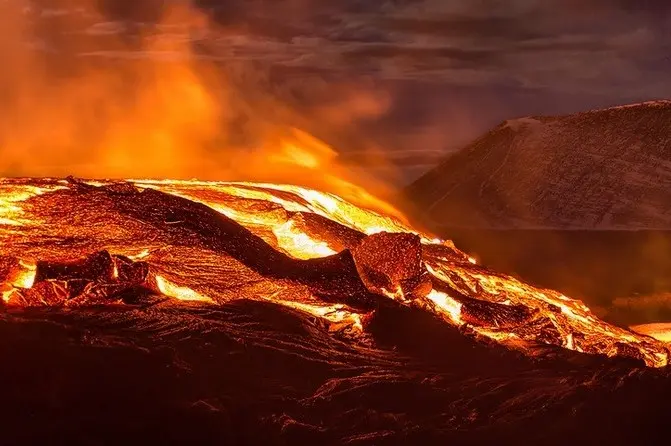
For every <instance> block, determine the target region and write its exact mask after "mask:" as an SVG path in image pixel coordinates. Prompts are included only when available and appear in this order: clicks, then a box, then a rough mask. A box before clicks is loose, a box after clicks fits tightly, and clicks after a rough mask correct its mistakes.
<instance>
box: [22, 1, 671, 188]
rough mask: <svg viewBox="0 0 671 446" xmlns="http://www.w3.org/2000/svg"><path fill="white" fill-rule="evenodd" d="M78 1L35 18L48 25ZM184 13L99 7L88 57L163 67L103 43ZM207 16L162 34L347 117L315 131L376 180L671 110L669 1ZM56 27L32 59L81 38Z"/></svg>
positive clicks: (347, 6)
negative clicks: (525, 137) (549, 122)
mask: <svg viewBox="0 0 671 446" xmlns="http://www.w3.org/2000/svg"><path fill="white" fill-rule="evenodd" d="M26 1H27V0H26ZM81 1H82V0H53V1H49V0H40V1H34V2H33V4H32V6H31V7H30V8H31V10H32V11H33V12H32V14H33V15H34V16H35V17H37V19H36V20H42V21H44V23H51V22H52V21H54V20H57V19H58V17H60V16H62V15H66V14H72V13H73V10H76V7H77V6H78V5H79V4H80V3H81ZM180 1H186V0H142V1H134V0H98V2H97V6H99V7H100V9H101V11H102V12H103V17H104V18H105V20H102V21H100V22H99V23H89V24H87V26H86V28H85V29H81V30H77V32H78V33H80V35H86V36H88V37H87V38H89V39H97V40H96V42H98V43H97V44H96V45H93V46H87V47H86V48H85V49H81V48H80V49H79V52H80V53H79V54H78V56H80V57H89V58H108V59H114V58H128V57H156V55H152V54H147V53H144V54H139V55H138V54H133V52H132V51H131V50H129V48H132V45H131V46H124V48H123V49H122V50H120V49H119V48H117V47H114V46H109V45H107V44H106V43H105V42H106V36H110V35H125V34H127V35H132V33H133V29H134V25H133V24H137V23H151V22H152V21H155V20H156V18H157V17H159V16H160V11H161V10H163V8H164V7H165V5H166V4H167V3H168V2H173V3H174V2H180ZM78 2H79V3H78ZM196 3H197V7H198V8H199V9H200V10H201V11H203V12H204V13H205V14H206V15H207V17H209V19H210V20H211V23H210V25H208V26H207V27H206V28H204V29H203V28H201V29H200V30H199V32H198V33H193V32H191V31H189V32H188V33H187V32H186V31H184V30H180V29H179V28H164V29H161V30H160V32H164V33H172V34H174V35H175V38H180V36H181V38H186V39H190V41H191V44H192V45H193V47H194V48H196V50H197V52H198V54H199V55H201V57H203V58H207V59H208V60H211V61H216V62H217V63H219V64H220V66H221V67H222V69H223V70H227V71H236V70H237V77H236V79H238V81H239V82H240V85H241V87H240V88H243V89H248V90H257V91H263V92H265V93H266V94H268V95H273V96H275V97H277V98H278V101H283V102H284V103H286V104H288V105H287V106H288V107H293V108H296V109H297V110H303V116H308V117H309V116H310V114H311V113H310V112H308V111H307V110H312V109H313V108H314V107H315V106H316V105H315V104H333V107H334V108H337V107H340V108H341V109H342V110H344V111H346V113H344V114H346V115H347V116H349V118H348V119H344V118H343V117H342V116H339V118H338V119H337V120H336V119H335V118H333V119H331V118H330V117H329V116H330V115H318V117H319V118H321V119H322V122H315V123H312V124H308V127H310V126H313V127H314V128H310V129H308V130H310V131H312V132H314V133H315V134H317V136H319V137H321V138H323V139H324V140H326V141H327V142H329V143H331V144H332V145H333V146H334V147H335V148H336V150H337V151H338V152H339V153H340V154H341V157H342V159H343V160H346V161H347V162H351V163H354V164H362V165H364V166H366V167H367V168H371V166H374V165H375V164H376V158H375V157H376V156H384V157H385V158H387V159H391V160H392V163H393V164H394V166H396V167H397V168H398V170H399V172H400V176H399V180H398V181H400V182H401V183H407V182H408V181H411V180H412V179H413V178H415V177H417V176H418V175H420V174H421V173H422V172H424V171H426V170H428V169H429V168H431V166H433V165H434V164H435V163H436V162H437V161H438V160H439V159H441V158H442V157H444V156H446V155H447V154H449V153H451V152H453V151H455V150H458V149H459V148H461V147H463V146H465V145H466V144H467V143H468V142H469V141H471V140H473V139H474V138H476V137H478V136H479V135H481V134H482V133H484V132H485V131H487V129H489V128H491V127H493V126H495V125H497V124H498V123H500V122H501V121H503V120H505V119H509V118H515V117H521V116H529V115H539V114H546V115H556V114H564V113H572V112H576V111H581V110H587V109H593V108H600V107H606V106H610V105H617V104H624V103H632V102H639V101H645V100H654V99H664V98H670V97H671V80H670V79H671V78H670V77H669V76H668V73H669V72H671V2H669V1H668V0H505V1H504V0H501V1H495V0H461V1H457V0H338V1H334V0H331V1H327V0H230V1H229V0H197V1H196ZM46 28H47V29H49V32H48V33H47V34H44V35H41V36H38V37H36V38H35V39H34V41H32V42H30V44H31V45H32V47H33V48H34V50H35V51H47V52H48V51H51V52H54V51H56V52H57V51H58V50H59V48H58V43H57V42H58V39H59V38H58V37H57V36H59V35H69V34H72V33H73V32H74V31H73V30H71V29H63V28H62V27H61V28H59V27H58V26H56V27H51V28H50V27H48V26H46ZM45 36H47V37H45ZM61 49H62V48H61ZM249 104H251V105H250V108H254V101H253V100H250V101H249ZM258 108H259V110H258V113H259V114H263V113H264V112H265V111H264V110H263V109H262V107H258ZM315 120H316V119H315ZM372 146H374V147H375V148H376V150H375V151H374V153H375V156H371V150H370V147H372ZM380 154H381V155H380Z"/></svg>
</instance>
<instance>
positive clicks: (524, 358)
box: [0, 179, 671, 444]
mask: <svg viewBox="0 0 671 446" xmlns="http://www.w3.org/2000/svg"><path fill="white" fill-rule="evenodd" d="M0 291H1V292H2V302H3V303H2V310H1V311H0V331H1V334H0V352H1V354H2V358H3V361H2V367H0V379H1V380H2V383H3V401H4V403H5V404H4V405H3V409H2V419H3V421H4V427H3V432H2V438H3V443H6V444H28V443H30V444H32V443H35V442H38V441H42V442H43V441H51V440H52V439H53V438H55V437H56V438H59V439H63V441H67V442H68V443H69V444H91V443H93V444H118V443H119V442H121V441H123V442H128V441H129V439H132V440H131V442H138V443H140V442H143V443H146V441H147V440H151V441H152V442H161V443H180V444H181V443H185V442H189V443H196V444H205V443H206V444H260V443H261V442H263V443H265V444H287V443H291V444H295V443H299V444H301V443H309V444H315V443H318V444H343V443H345V444H407V443H409V442H410V443H417V442H420V441H422V442H424V443H427V444H434V443H435V444H439V443H440V444H444V442H445V441H453V442H457V444H481V443H482V442H485V441H494V440H496V441H504V442H506V443H508V442H513V441H515V442H519V441H523V442H524V443H525V444H540V443H543V444H564V443H565V442H566V441H567V440H568V439H571V441H572V442H577V443H579V444H588V443H590V444H593V443H594V442H595V441H607V442H609V443H611V444H630V443H632V442H642V441H643V442H645V441H649V439H651V438H653V437H654V438H657V436H658V435H659V433H660V432H662V428H663V426H664V424H663V423H665V421H666V420H665V416H664V413H663V411H662V408H663V407H665V406H664V403H665V402H666V401H667V400H668V398H669V397H670V396H671V380H669V378H668V372H667V364H668V361H669V351H668V349H667V346H666V344H664V343H662V342H660V341H657V340H655V339H653V338H650V337H646V336H643V335H639V334H636V333H633V332H631V331H628V330H625V329H621V328H618V327H615V326H612V325H609V324H606V323H605V322H603V321H600V320H599V319H598V318H596V317H595V316H594V315H593V314H592V313H591V312H590V311H589V309H588V308H586V307H585V306H584V305H583V304H582V303H580V302H578V301H575V300H572V299H570V298H568V297H566V296H563V295H561V294H559V293H555V292H552V291H549V290H539V289H536V288H533V287H531V286H528V285H526V284H524V283H521V282H519V281H517V280H515V279H513V278H511V277H507V276H504V275H499V274H496V273H494V272H492V271H490V270H488V269H486V268H482V267H480V266H478V265H476V264H474V262H473V261H472V259H469V258H468V256H466V255H465V254H463V253H462V252H460V251H459V250H457V249H456V248H455V247H454V246H453V245H452V244H451V243H450V242H446V241H440V240H433V239H431V238H430V237H429V236H428V235H427V234H421V233H418V232H417V231H414V230H413V229H412V228H410V227H408V226H407V225H405V224H404V223H402V222H399V221H397V220H395V219H392V218H389V217H385V216H383V215H379V214H376V213H374V212H371V211H367V210H364V209H361V208H358V207H356V206H353V205H351V204H349V203H347V202H345V201H343V200H340V199H339V198H337V197H335V196H333V195H329V194H324V193H319V192H316V191H313V190H309V189H304V188H299V187H294V186H284V185H272V184H251V183H206V182H196V181H190V182H183V181H147V180H138V181H123V182H112V181H83V180H76V179H67V180H50V179H41V180H35V179H12V180H2V181H1V182H0ZM613 420H617V422H615V423H614V422H613Z"/></svg>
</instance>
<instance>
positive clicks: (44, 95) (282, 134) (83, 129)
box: [0, 0, 400, 216]
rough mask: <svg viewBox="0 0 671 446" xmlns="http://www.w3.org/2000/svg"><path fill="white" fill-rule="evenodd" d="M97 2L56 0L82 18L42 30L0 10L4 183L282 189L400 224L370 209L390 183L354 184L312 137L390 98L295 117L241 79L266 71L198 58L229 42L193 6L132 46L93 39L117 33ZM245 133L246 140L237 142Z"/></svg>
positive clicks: (32, 19)
mask: <svg viewBox="0 0 671 446" xmlns="http://www.w3.org/2000/svg"><path fill="white" fill-rule="evenodd" d="M97 4H98V3H97V2H96V1H95V0H55V1H53V2H50V4H49V6H50V10H51V11H57V10H59V9H62V10H64V11H65V10H68V11H77V10H79V12H78V13H69V14H65V13H64V14H55V13H52V14H50V16H49V17H47V18H45V13H44V12H43V11H42V12H40V11H37V10H34V11H32V12H31V10H30V9H29V8H27V7H26V4H25V2H19V1H16V2H2V4H0V33H2V34H1V35H0V56H1V57H2V60H3V62H4V63H3V65H4V68H3V70H2V73H0V86H1V87H2V89H3V98H2V101H1V102H0V107H1V108H0V110H1V111H2V113H3V119H2V121H1V122H0V176H51V177H54V176H66V175H76V176H82V177H95V178H177V179H188V178H199V179H217V180H235V181H237V180H247V181H250V180H251V181H263V182H282V183H292V184H299V185H303V186H308V187H312V188H315V189H320V190H323V191H325V192H332V193H335V194H338V195H340V196H343V197H345V198H346V199H348V200H350V201H353V202H355V203H357V204H359V205H363V206H365V207H369V208H374V209H377V210H382V211H384V212H386V213H393V214H395V215H397V216H400V214H399V213H398V212H397V211H395V210H394V209H393V208H392V207H391V206H390V205H388V204H386V203H385V202H384V201H382V200H380V199H377V198H375V196H379V197H384V196H385V195H386V194H387V193H388V192H389V190H388V189H387V188H386V187H385V184H384V183H383V182H382V181H379V180H375V179H373V178H364V177H362V175H361V173H360V172H357V173H356V174H355V173H353V172H352V171H351V169H349V168H348V167H346V166H344V165H343V164H341V163H339V161H338V152H337V151H335V150H334V149H332V148H331V147H329V146H328V145H327V144H326V143H324V142H322V141H320V140H319V139H317V138H316V137H314V136H311V135H310V133H309V131H308V130H307V129H306V127H310V128H311V129H314V128H315V127H316V126H322V127H324V128H328V131H329V132H337V131H338V129H345V128H346V127H347V126H348V124H351V123H352V122H353V121H354V120H356V119H359V118H370V117H374V116H376V115H379V114H381V113H384V111H385V110H386V109H387V108H388V106H389V100H388V95H386V94H385V93H384V92H379V91H377V90H375V89H371V90H367V89H361V88H354V87H351V86H349V87H342V86H339V85H334V86H333V87H332V88H333V89H337V94H336V96H339V97H341V100H340V101H338V103H336V104H331V103H329V104H328V105H325V106H324V107H321V108H318V109H317V110H312V111H311V113H309V114H307V113H299V112H298V111H296V110H295V108H292V107H291V106H290V105H289V104H284V103H282V101H280V100H278V99H277V97H276V96H274V95H272V94H271V93H272V92H266V91H264V89H263V88H259V89H258V90H256V89H254V88H249V89H244V88H243V89H241V88H239V86H238V83H236V82H235V81H234V78H236V77H243V78H246V79H248V78H250V77H252V78H253V77H254V76H261V77H262V76H263V74H262V73H260V72H259V70H256V71H254V70H252V69H250V68H248V67H247V66H246V65H244V63H240V64H236V63H235V62H233V61H231V62H229V61H226V62H223V63H222V61H221V60H219V61H217V60H214V58H210V59H207V58H205V57H202V55H201V56H198V55H197V54H196V53H195V52H194V50H193V42H194V40H195V39H198V38H199V36H212V35H216V33H219V34H221V33H226V32H227V30H226V29H224V28H221V27H218V26H217V25H216V24H214V23H213V22H212V21H211V20H210V19H209V18H208V17H207V16H206V15H205V14H204V13H202V12H201V11H200V10H197V9H196V8H195V7H193V6H191V5H190V4H188V3H185V2H179V3H178V2H175V4H174V5H172V6H171V7H170V8H167V7H166V8H165V10H164V11H163V14H162V16H161V17H160V19H159V20H158V23H157V24H156V25H146V26H141V27H138V29H134V30H133V33H132V35H131V37H129V35H126V34H124V33H118V34H115V33H105V34H104V35H102V34H101V33H95V32H93V30H95V29H96V26H98V27H99V25H100V24H101V23H105V22H109V18H106V17H105V15H104V14H103V13H102V12H100V11H99V10H98V9H97V8H96V5H97ZM82 11H85V12H82ZM52 16H53V17H52ZM47 22H48V23H47ZM45 23H47V24H45ZM45 35H47V36H48V37H45ZM54 36H56V38H54ZM50 38H51V40H49V39H50ZM45 41H47V43H43V42H45ZM54 41H55V43H54ZM44 46H46V48H43V47H44ZM104 51H105V52H106V53H105V54H104V57H103V52H104ZM111 52H113V55H116V56H117V57H116V58H114V57H110V54H111ZM252 84H253V83H252ZM252 90H255V91H252ZM265 93H269V94H265ZM241 115H244V116H245V117H246V118H247V119H246V120H245V122H244V124H239V117H240V116H241ZM308 116H309V117H310V119H308ZM250 117H251V119H249V118H250ZM242 125H244V130H245V132H246V133H247V134H249V135H253V140H252V141H251V142H250V141H245V142H243V143H241V142H239V141H238V140H239V138H236V135H235V133H236V132H238V131H239V130H240V127H241V126H242ZM312 131H314V130H312ZM247 139H249V138H247ZM371 150H372V149H371ZM354 178H356V181H355V180H354ZM373 194H374V195H373Z"/></svg>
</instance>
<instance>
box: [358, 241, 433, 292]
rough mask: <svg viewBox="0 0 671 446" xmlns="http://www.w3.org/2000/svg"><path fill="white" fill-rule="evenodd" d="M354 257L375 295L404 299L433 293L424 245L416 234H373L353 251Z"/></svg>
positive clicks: (364, 279) (360, 274) (367, 285)
mask: <svg viewBox="0 0 671 446" xmlns="http://www.w3.org/2000/svg"><path fill="white" fill-rule="evenodd" d="M352 256H353V257H354V263H355V265H356V268H357V271H358V272H359V276H360V277H361V280H362V281H363V282H364V284H365V285H366V287H367V288H368V289H369V290H370V291H371V292H374V293H381V292H383V293H387V294H394V295H396V297H398V298H399V299H401V300H413V299H416V298H418V297H425V296H426V295H428V294H429V293H430V292H431V288H432V287H431V279H430V277H429V275H428V272H427V271H426V268H425V267H424V264H423V262H422V243H421V241H420V238H419V237H418V236H417V235H415V234H408V233H387V232H381V233H378V234H373V235H370V236H368V237H366V238H365V239H363V240H362V241H361V243H359V245H357V246H356V247H355V248H353V249H352ZM399 291H400V292H399Z"/></svg>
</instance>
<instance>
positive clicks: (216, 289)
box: [0, 178, 669, 367]
mask: <svg viewBox="0 0 671 446" xmlns="http://www.w3.org/2000/svg"><path fill="white" fill-rule="evenodd" d="M0 247H1V248H0V291H1V293H2V305H3V306H4V307H5V310H6V311H9V310H15V309H20V308H23V307H36V306H38V307H39V306H47V307H78V306H84V305H87V306H88V305H112V304H116V305H129V304H136V303H142V302H143V299H151V298H157V297H161V296H163V297H164V298H165V299H172V300H174V301H175V304H176V305H177V304H179V305H217V304H223V303H226V302H230V301H232V300H236V299H253V300H261V301H269V302H272V303H275V304H278V305H283V306H287V307H291V308H292V309H294V310H296V311H299V312H303V313H307V314H309V315H311V316H312V317H315V318H316V319H317V320H319V321H322V322H323V323H324V324H325V326H326V327H327V328H328V329H329V330H330V331H333V332H337V333H340V334H341V335H344V336H347V337H348V338H350V339H352V341H353V342H356V340H357V339H360V338H363V337H365V335H366V325H367V321H368V320H370V318H371V316H372V315H373V313H374V312H375V311H376V309H377V308H379V306H380V305H405V306H410V307H414V308H416V309H417V310H418V311H429V312H431V313H433V314H434V315H435V316H436V317H438V318H441V319H442V320H444V321H445V323H447V324H451V325H453V326H456V327H458V328H459V329H460V330H461V331H462V332H463V333H464V334H465V335H472V336H475V337H477V338H479V339H483V340H487V339H489V340H492V341H494V342H496V343H500V344H503V345H506V346H508V347H511V348H515V349H521V350H522V351H524V352H528V353H531V352H534V351H535V350H534V346H537V345H539V344H547V345H553V346H557V347H563V348H566V349H570V350H574V351H578V352H584V353H591V354H600V355H606V356H610V357H613V356H624V357H630V358H634V359H638V360H640V361H643V362H645V364H646V365H648V366H654V367H660V366H665V365H667V364H668V362H669V350H668V349H667V347H666V344H664V343H663V342H661V341H658V340H656V339H653V338H651V337H648V336H645V335H642V334H638V333H634V332H632V331H629V330H626V329H623V328H619V327H616V326H613V325H610V324H608V323H606V322H604V321H602V320H600V319H598V318H597V317H596V316H595V315H594V314H593V313H592V312H591V311H590V310H589V308H587V307H586V306H585V305H584V304H583V303H582V302H579V301H577V300H573V299H570V298H568V297H566V296H564V295H562V294H560V293H557V292H554V291H549V290H541V289H537V288H534V287H532V286H530V285H527V284H525V283H523V282H520V281H518V280H516V279H514V278H512V277H509V276H506V275H502V274H497V273H495V272H493V271H490V270H488V269H486V268H483V267H481V266H479V265H477V264H476V262H474V261H473V259H471V258H470V257H469V256H468V255H466V254H464V253H463V252H461V251H459V250H458V249H456V248H455V247H454V245H453V244H452V243H451V242H449V241H441V240H436V239H435V238H433V237H431V236H430V235H428V234H423V233H421V232H419V231H416V230H414V229H413V228H411V227H410V226H408V225H407V224H406V223H403V222H401V221H400V220H398V219H397V218H395V217H392V216H385V215H381V214H379V213H376V212H373V211H370V210H366V209H363V208H361V207H357V206H355V205H353V204H350V203H348V202H346V201H344V200H342V199H341V198H339V197H337V196H335V195H332V194H328V193H322V192H318V191H315V190H311V189H307V188H304V187H298V186H290V185H281V184H257V183H225V182H203V181H171V180H161V181H157V180H127V181H85V180H77V179H73V178H69V179H66V180H59V179H5V180H0ZM187 302H188V303H187Z"/></svg>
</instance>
